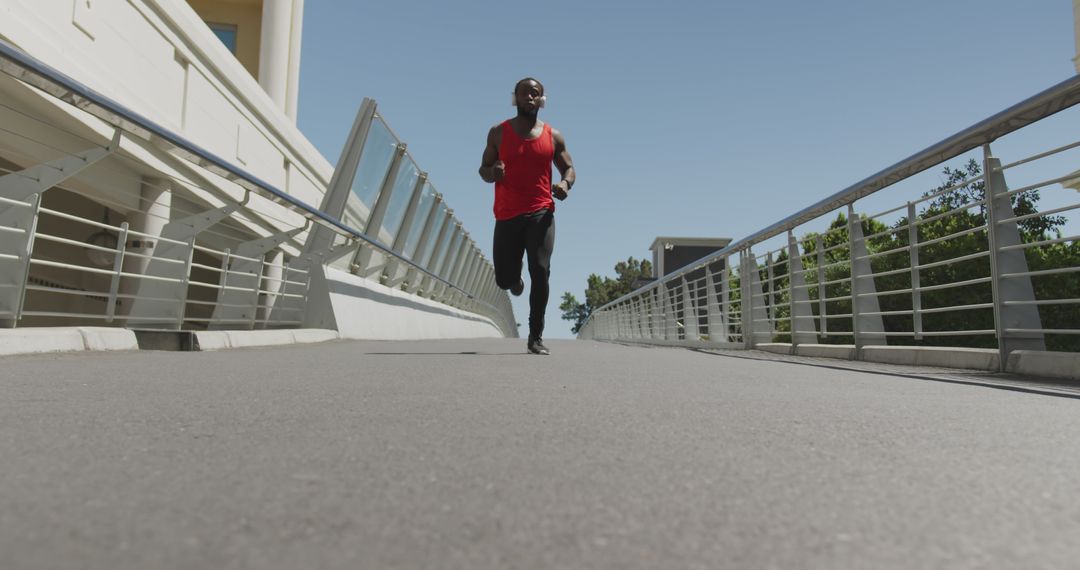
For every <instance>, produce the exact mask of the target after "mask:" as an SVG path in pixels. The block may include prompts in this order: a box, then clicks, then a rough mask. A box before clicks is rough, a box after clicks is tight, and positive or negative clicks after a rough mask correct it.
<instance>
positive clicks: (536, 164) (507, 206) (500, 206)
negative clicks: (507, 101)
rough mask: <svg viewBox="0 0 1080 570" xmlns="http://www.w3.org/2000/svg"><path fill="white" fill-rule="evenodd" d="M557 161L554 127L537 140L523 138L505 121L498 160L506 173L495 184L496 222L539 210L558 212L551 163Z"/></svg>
mask: <svg viewBox="0 0 1080 570" xmlns="http://www.w3.org/2000/svg"><path fill="white" fill-rule="evenodd" d="M554 158H555V139H554V138H553V137H552V136H551V125H549V124H547V123H544V131H543V132H542V133H540V136H538V137H536V138H535V139H531V140H525V139H522V138H521V137H519V136H518V135H517V133H515V132H514V128H513V127H511V126H510V121H503V124H502V144H500V145H499V160H501V161H503V162H504V163H505V164H506V174H505V175H504V176H503V178H502V180H499V181H497V182H495V219H496V220H509V219H510V218H514V217H517V216H520V215H522V214H529V213H532V212H535V211H537V210H543V209H545V208H546V209H548V210H552V211H554V210H555V201H554V200H552V199H551V161H552V159H554Z"/></svg>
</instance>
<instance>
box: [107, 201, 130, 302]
mask: <svg viewBox="0 0 1080 570" xmlns="http://www.w3.org/2000/svg"><path fill="white" fill-rule="evenodd" d="M127 236H128V223H127V222H124V223H122V224H120V233H119V235H117V236H116V253H115V254H113V275H112V279H111V280H110V282H109V306H108V308H107V309H106V313H105V322H107V323H111V322H113V319H114V318H116V295H117V293H119V292H120V275H121V274H122V273H123V271H124V254H125V253H126V252H127Z"/></svg>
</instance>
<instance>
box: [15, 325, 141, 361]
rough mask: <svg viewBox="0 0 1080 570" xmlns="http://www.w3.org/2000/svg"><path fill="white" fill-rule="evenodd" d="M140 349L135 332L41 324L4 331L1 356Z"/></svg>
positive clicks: (107, 328) (118, 329)
mask: <svg viewBox="0 0 1080 570" xmlns="http://www.w3.org/2000/svg"><path fill="white" fill-rule="evenodd" d="M138 349H139V344H138V342H136V341H135V333H134V332H132V331H129V330H127V329H120V328H109V327H41V328H24V329H4V330H0V356H9V355H15V354H44V353H51V352H82V351H88V350H93V351H116V350H138Z"/></svg>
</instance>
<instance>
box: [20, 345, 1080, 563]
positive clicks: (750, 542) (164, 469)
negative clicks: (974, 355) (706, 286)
mask: <svg viewBox="0 0 1080 570" xmlns="http://www.w3.org/2000/svg"><path fill="white" fill-rule="evenodd" d="M523 344H524V342H523V341H520V340H514V341H444V342H406V343H381V342H334V343H328V344H324V345H315V346H311V345H309V346H296V347H284V348H272V349H251V350H238V351H230V352H218V353H162V352H141V353H124V354H79V355H60V356H23V357H10V358H3V359H0V390H2V392H0V393H2V396H0V458H2V467H0V568H3V569H5V570H15V569H23V568H92V569H98V568H100V569H108V570H116V569H127V568H131V569H145V568H192V569H196V568H197V569H202V568H226V569H227V568H281V569H295V568H462V569H477V568H573V569H578V568H643V569H646V568H647V569H657V568H829V569H833V568H1074V567H1076V564H1077V560H1080V538H1078V537H1080V475H1078V474H1080V437H1078V436H1077V434H1078V433H1080V400H1078V399H1076V397H1075V396H1076V394H1070V393H1067V392H1062V393H1054V392H1053V391H1051V390H1047V391H1045V393H1028V392H1018V391H1013V390H1008V389H1001V387H993V386H987V385H981V384H979V383H977V382H973V383H955V382H950V381H935V380H927V379H918V378H912V377H900V376H895V375H890V374H889V373H888V372H889V371H888V370H875V371H872V372H866V371H860V370H837V369H833V368H825V367H821V366H816V365H811V364H812V363H811V364H807V363H799V362H774V361H764V360H754V359H748V358H738V357H733V356H730V355H722V354H708V353H703V352H695V351H689V350H683V349H671V348H640V347H627V346H619V345H612V344H600V343H591V342H574V341H564V342H551V346H552V349H553V351H554V355H553V356H551V357H547V358H544V357H536V356H528V355H525V354H523V353H522V352H523Z"/></svg>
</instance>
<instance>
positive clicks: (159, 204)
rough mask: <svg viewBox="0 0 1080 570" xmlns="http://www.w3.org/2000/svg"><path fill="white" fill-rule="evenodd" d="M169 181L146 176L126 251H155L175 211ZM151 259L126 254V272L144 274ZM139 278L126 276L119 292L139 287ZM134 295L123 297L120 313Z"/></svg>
mask: <svg viewBox="0 0 1080 570" xmlns="http://www.w3.org/2000/svg"><path fill="white" fill-rule="evenodd" d="M169 184H170V183H169V181H168V180H164V179H161V178H143V181H142V191H141V193H140V197H139V207H138V210H136V211H134V212H132V213H131V215H130V216H128V245H127V252H128V253H129V254H130V253H136V254H142V255H147V256H149V255H153V254H154V248H155V246H156V245H157V238H158V236H160V235H161V232H162V230H163V229H165V224H167V223H169V218H170V216H171V215H172V191H171V188H170V186H169ZM135 232H139V233H142V234H149V235H151V236H153V237H146V236H143V235H138V234H136V233H135ZM149 264H150V259H149V258H145V257H139V256H136V255H125V256H124V273H132V274H136V275H143V274H145V273H146V267H147V266H148V265H149ZM139 281H140V280H139V279H137V278H134V277H125V278H124V279H123V280H121V282H120V292H121V293H122V294H126V295H131V294H134V293H135V292H136V291H138V290H139ZM131 303H132V300H131V299H121V300H120V302H119V307H120V308H121V309H122V310H119V311H117V314H121V315H126V314H127V310H128V309H130V308H131Z"/></svg>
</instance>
